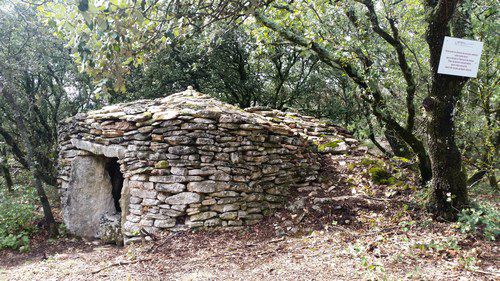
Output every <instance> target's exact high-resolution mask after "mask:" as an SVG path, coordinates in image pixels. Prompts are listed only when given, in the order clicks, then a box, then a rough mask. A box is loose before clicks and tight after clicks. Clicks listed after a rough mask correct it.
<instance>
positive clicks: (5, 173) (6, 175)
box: [0, 148, 14, 193]
mask: <svg viewBox="0 0 500 281" xmlns="http://www.w3.org/2000/svg"><path fill="white" fill-rule="evenodd" d="M0 173H1V174H2V177H3V179H4V182H5V186H6V187H7V191H8V192H9V193H12V191H13V186H14V184H13V182H12V176H11V175H10V170H9V165H8V163H7V153H6V151H5V149H4V148H0Z"/></svg>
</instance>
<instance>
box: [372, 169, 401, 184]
mask: <svg viewBox="0 0 500 281" xmlns="http://www.w3.org/2000/svg"><path fill="white" fill-rule="evenodd" d="M368 173H370V177H371V178H372V181H373V183H375V184H386V185H392V184H394V183H396V179H395V178H394V177H393V176H392V175H391V173H389V172H388V171H387V170H386V169H384V168H382V167H380V166H375V167H371V168H370V169H369V170H368Z"/></svg>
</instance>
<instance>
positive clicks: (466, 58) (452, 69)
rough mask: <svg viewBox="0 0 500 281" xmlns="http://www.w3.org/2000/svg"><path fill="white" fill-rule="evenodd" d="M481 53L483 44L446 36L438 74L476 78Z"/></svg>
mask: <svg viewBox="0 0 500 281" xmlns="http://www.w3.org/2000/svg"><path fill="white" fill-rule="evenodd" d="M482 52H483V42H479V41H472V40H466V39H460V38H453V37H448V36H446V37H445V38H444V44H443V50H442V51H441V58H440V60H439V68H438V73H441V74H448V75H455V76H465V77H476V76H477V70H478V69H479V59H480V58H481V53H482Z"/></svg>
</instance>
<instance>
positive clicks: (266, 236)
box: [0, 155, 500, 280]
mask: <svg viewBox="0 0 500 281" xmlns="http://www.w3.org/2000/svg"><path fill="white" fill-rule="evenodd" d="M364 159H366V157H365V156H359V155H358V156H355V155H351V156H333V157H330V158H327V159H325V165H326V166H328V167H329V168H328V169H326V170H325V171H323V175H322V177H323V180H322V183H321V184H318V185H317V186H312V187H307V188H302V189H301V190H298V191H297V193H296V194H294V195H293V196H294V198H296V199H292V200H291V202H292V203H291V204H290V206H289V207H288V208H287V209H286V210H283V211H280V212H278V213H277V214H275V215H273V216H271V217H269V218H267V219H265V220H264V221H263V222H262V223H261V224H259V225H256V226H253V227H247V228H237V229H231V230H208V231H198V232H184V233H165V234H164V235H163V236H156V237H154V238H155V241H152V242H149V243H145V244H137V245H130V246H127V247H125V248H122V247H116V246H111V245H101V244H99V242H98V241H83V240H81V239H77V238H72V237H65V238H61V239H58V240H47V239H45V237H44V235H43V232H42V233H41V234H40V235H39V236H40V237H39V238H35V239H33V241H32V243H31V244H32V250H31V252H29V253H24V254H22V253H18V252H14V251H1V252H0V280H500V270H499V258H500V255H499V247H498V246H499V245H498V243H496V242H489V241H486V240H484V239H481V238H480V237H477V236H470V235H466V234H462V233H460V231H458V229H457V228H456V227H455V225H454V224H451V223H443V222H436V221H433V220H432V219H431V218H430V217H429V216H428V215H427V214H426V212H425V211H424V210H423V207H422V206H420V205H419V204H418V203H417V202H418V201H419V200H416V198H417V197H418V196H423V195H422V194H423V192H422V191H421V190H418V189H416V188H415V187H414V186H415V184H414V183H413V178H412V177H411V176H408V175H409V174H410V175H411V173H408V172H407V171H406V170H401V169H399V167H400V166H398V165H401V163H392V164H391V165H390V166H387V168H388V169H389V170H391V172H392V173H393V174H394V175H397V176H396V177H397V179H398V183H397V184H395V185H392V186H380V185H374V184H372V183H371V181H370V179H369V177H368V175H367V169H368V167H369V164H367V162H370V161H366V160H364ZM490 199H491V198H490ZM493 199H495V200H496V199H497V198H493Z"/></svg>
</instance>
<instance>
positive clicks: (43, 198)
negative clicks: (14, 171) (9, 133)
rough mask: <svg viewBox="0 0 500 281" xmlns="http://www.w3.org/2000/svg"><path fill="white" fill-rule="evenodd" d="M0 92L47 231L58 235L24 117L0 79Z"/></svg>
mask: <svg viewBox="0 0 500 281" xmlns="http://www.w3.org/2000/svg"><path fill="white" fill-rule="evenodd" d="M0 93H2V94H3V95H4V97H5V100H6V101H7V103H8V104H9V105H10V107H11V109H12V112H13V114H14V117H15V119H16V123H17V129H18V130H19V134H21V136H22V139H23V144H24V146H25V149H26V156H27V157H26V158H27V162H28V168H29V171H30V172H31V174H32V176H33V178H34V184H35V189H36V191H37V195H38V198H39V200H40V203H41V205H42V208H43V213H44V216H45V223H46V224H47V226H48V228H49V233H50V235H51V236H52V237H54V236H57V235H58V231H57V225H56V221H55V219H54V215H53V214H52V208H51V206H50V203H49V200H48V198H47V194H46V193H45V190H44V188H43V184H42V181H41V180H40V176H39V174H38V172H37V163H36V159H35V154H34V148H33V146H32V145H31V142H30V140H29V134H28V131H27V127H26V125H25V124H24V119H23V118H22V115H21V109H20V108H19V106H18V104H17V102H16V101H15V100H14V97H13V95H12V92H11V89H4V88H3V84H2V82H1V81H0Z"/></svg>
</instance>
